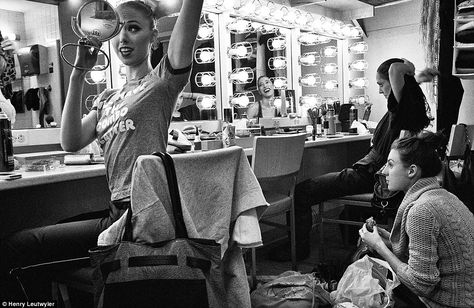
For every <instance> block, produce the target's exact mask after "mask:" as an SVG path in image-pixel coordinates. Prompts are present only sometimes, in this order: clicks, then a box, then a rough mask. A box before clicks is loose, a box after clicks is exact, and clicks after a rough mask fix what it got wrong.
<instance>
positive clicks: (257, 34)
mask: <svg viewBox="0 0 474 308" xmlns="http://www.w3.org/2000/svg"><path fill="white" fill-rule="evenodd" d="M227 29H228V31H229V33H230V41H231V47H230V48H229V51H228V56H229V57H230V58H231V59H232V72H231V74H230V75H229V82H231V83H232V92H233V97H232V99H231V101H230V104H231V105H232V108H233V110H232V111H228V112H227V113H233V116H234V118H236V119H241V118H242V117H244V118H245V117H246V116H247V115H248V114H249V110H250V109H252V110H253V109H255V110H262V109H261V106H262V104H263V103H262V102H263V101H264V100H262V97H263V96H265V97H266V98H267V99H269V102H270V104H271V105H272V106H271V107H272V108H273V109H275V110H279V108H280V105H281V100H280V96H281V94H282V91H283V90H285V89H287V87H288V82H287V64H288V63H287V61H288V60H287V53H286V46H287V39H286V37H285V35H284V34H283V33H282V31H281V30H282V29H279V28H276V27H272V26H267V25H261V24H259V23H252V22H249V21H244V20H241V19H235V20H233V21H232V22H230V23H229V24H228V25H227ZM261 76H266V77H268V78H269V80H270V81H271V83H272V85H271V86H270V87H262V89H261V90H260V91H271V92H272V93H270V94H268V93H267V94H265V93H262V92H260V91H259V85H258V84H257V83H258V80H259V78H260V77H261ZM225 113H226V110H225V109H224V114H225ZM251 113H252V116H253V114H255V115H256V116H257V115H259V114H260V113H258V112H257V113H255V112H251ZM262 116H263V117H265V116H270V117H273V116H279V112H278V111H277V112H276V113H266V114H262Z"/></svg>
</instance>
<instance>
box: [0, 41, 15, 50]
mask: <svg viewBox="0 0 474 308" xmlns="http://www.w3.org/2000/svg"><path fill="white" fill-rule="evenodd" d="M0 49H1V50H2V51H11V52H12V53H17V52H18V45H17V44H16V43H15V42H13V41H11V40H8V39H5V40H3V41H2V43H0Z"/></svg>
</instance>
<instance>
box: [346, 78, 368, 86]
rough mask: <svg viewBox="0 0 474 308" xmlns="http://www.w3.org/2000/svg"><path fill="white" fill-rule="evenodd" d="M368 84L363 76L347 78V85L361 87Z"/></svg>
mask: <svg viewBox="0 0 474 308" xmlns="http://www.w3.org/2000/svg"><path fill="white" fill-rule="evenodd" d="M368 86H369V80H368V79H367V78H364V77H361V78H355V79H352V80H349V87H354V88H357V89H363V88H367V87H368Z"/></svg>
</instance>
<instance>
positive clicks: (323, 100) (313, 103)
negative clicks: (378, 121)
mask: <svg viewBox="0 0 474 308" xmlns="http://www.w3.org/2000/svg"><path fill="white" fill-rule="evenodd" d="M339 101H340V100H339V98H338V97H322V96H321V95H319V94H307V95H303V96H301V97H300V105H301V106H303V108H305V109H310V108H313V107H320V106H322V105H324V104H327V105H334V103H336V102H339ZM368 102H369V96H368V95H355V96H352V97H350V98H349V103H351V104H354V105H364V104H367V103H368Z"/></svg>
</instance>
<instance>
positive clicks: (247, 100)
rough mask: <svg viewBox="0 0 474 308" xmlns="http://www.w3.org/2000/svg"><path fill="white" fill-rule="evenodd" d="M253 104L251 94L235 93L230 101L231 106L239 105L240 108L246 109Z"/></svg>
mask: <svg viewBox="0 0 474 308" xmlns="http://www.w3.org/2000/svg"><path fill="white" fill-rule="evenodd" d="M254 102H255V96H254V95H253V93H252V92H243V93H235V94H234V96H233V97H232V98H231V100H230V103H231V105H239V106H240V107H247V106H248V105H249V104H251V103H254Z"/></svg>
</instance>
